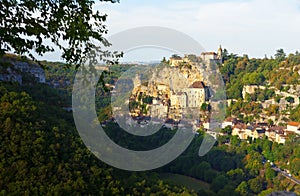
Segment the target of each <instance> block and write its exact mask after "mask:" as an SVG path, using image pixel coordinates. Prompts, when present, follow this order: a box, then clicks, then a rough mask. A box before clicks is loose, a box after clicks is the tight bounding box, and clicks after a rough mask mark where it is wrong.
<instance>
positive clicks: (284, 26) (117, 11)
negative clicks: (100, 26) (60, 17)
mask: <svg viewBox="0 0 300 196" xmlns="http://www.w3.org/2000/svg"><path fill="white" fill-rule="evenodd" d="M94 10H99V11H101V12H102V13H106V14H108V19H107V21H106V25H107V27H108V30H109V35H114V34H115V33H119V32H121V31H124V30H127V29H131V28H135V27H143V26H161V27H167V28H171V29H174V30H177V31H180V32H182V33H185V34H187V35H189V36H191V37H192V38H194V39H195V40H196V41H197V42H199V43H200V44H201V45H202V46H203V48H204V49H205V50H206V51H217V49H218V47H219V45H220V44H221V45H222V47H223V48H226V49H227V50H228V51H229V52H230V53H231V52H232V53H235V54H239V55H243V54H248V55H249V57H255V58H263V57H264V56H265V55H267V56H268V57H270V56H271V55H274V54H275V52H276V50H277V49H279V48H283V49H284V50H285V52H286V53H288V54H289V53H294V52H295V51H296V50H300V38H299V35H300V0H120V3H114V4H112V3H107V2H96V4H95V5H94ZM166 55H170V52H169V51H162V50H155V49H143V50H135V51H132V52H129V53H127V54H125V58H124V59H123V60H124V61H134V60H137V61H142V60H145V61H149V60H159V59H161V58H162V56H166Z"/></svg>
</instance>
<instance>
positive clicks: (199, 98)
mask: <svg viewBox="0 0 300 196" xmlns="http://www.w3.org/2000/svg"><path fill="white" fill-rule="evenodd" d="M206 92H207V89H206V87H205V85H204V83H203V82H201V81H197V82H194V83H193V84H192V85H191V86H190V87H189V88H186V89H185V93H186V94H187V107H190V108H197V107H199V108H200V107H201V105H202V104H203V103H204V102H205V101H206V99H207V93H206Z"/></svg>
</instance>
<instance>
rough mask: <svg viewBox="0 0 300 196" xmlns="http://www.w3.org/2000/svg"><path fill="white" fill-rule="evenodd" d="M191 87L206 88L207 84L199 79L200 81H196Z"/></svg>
mask: <svg viewBox="0 0 300 196" xmlns="http://www.w3.org/2000/svg"><path fill="white" fill-rule="evenodd" d="M190 88H205V85H204V83H203V82H201V81H198V82H194V83H193V84H192V85H191V86H190Z"/></svg>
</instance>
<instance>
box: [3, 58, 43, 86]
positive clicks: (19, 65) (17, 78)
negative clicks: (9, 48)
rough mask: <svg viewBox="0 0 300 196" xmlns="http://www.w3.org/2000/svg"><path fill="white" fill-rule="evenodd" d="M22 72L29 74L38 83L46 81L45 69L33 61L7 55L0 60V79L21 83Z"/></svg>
mask: <svg viewBox="0 0 300 196" xmlns="http://www.w3.org/2000/svg"><path fill="white" fill-rule="evenodd" d="M24 73H28V74H31V75H32V76H34V77H35V78H36V79H37V82H39V83H45V82H46V76H45V71H44V70H43V69H42V68H41V67H40V66H38V65H36V64H34V63H30V62H25V61H21V60H17V59H14V58H8V57H3V58H2V59H1V60H0V81H6V82H17V83H19V84H22V82H23V76H24Z"/></svg>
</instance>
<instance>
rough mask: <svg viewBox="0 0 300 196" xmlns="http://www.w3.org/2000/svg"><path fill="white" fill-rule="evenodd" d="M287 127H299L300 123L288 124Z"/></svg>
mask: <svg viewBox="0 0 300 196" xmlns="http://www.w3.org/2000/svg"><path fill="white" fill-rule="evenodd" d="M288 125H289V126H294V127H299V126H300V123H299V122H289V123H288Z"/></svg>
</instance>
